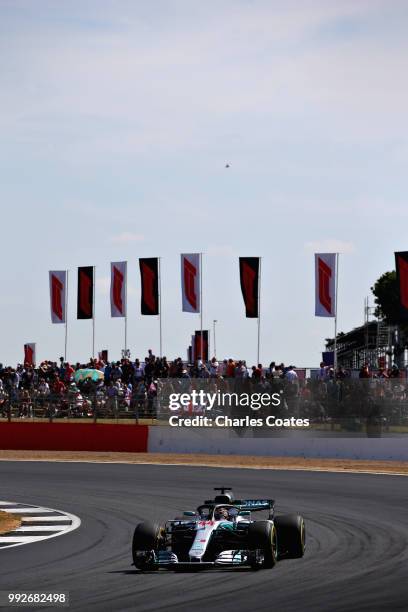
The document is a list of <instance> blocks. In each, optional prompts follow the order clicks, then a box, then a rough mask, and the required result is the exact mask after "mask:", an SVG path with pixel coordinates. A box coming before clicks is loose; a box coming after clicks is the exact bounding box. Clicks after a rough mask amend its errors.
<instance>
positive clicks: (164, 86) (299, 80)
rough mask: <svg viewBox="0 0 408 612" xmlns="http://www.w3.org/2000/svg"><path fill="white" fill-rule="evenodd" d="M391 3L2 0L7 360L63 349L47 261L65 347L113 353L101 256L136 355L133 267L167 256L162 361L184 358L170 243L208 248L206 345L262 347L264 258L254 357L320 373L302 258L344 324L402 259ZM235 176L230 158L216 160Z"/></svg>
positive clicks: (1, 341)
mask: <svg viewBox="0 0 408 612" xmlns="http://www.w3.org/2000/svg"><path fill="white" fill-rule="evenodd" d="M407 28H408V3H407V2H406V0H401V1H398V0H393V1H392V2H390V1H389V0H357V1H356V0H351V1H348V0H332V1H330V0H310V1H309V0H301V1H299V0H296V1H293V2H290V1H287V0H279V1H273V0H265V1H261V0H259V1H258V0H254V1H249V0H247V1H243V0H242V1H239V0H231V1H226V0H217V2H215V1H212V2H198V1H194V0H179V1H172V0H167V1H162V2H161V1H153V2H142V1H140V2H138V1H136V0H132V1H125V0H122V1H121V0H112V1H108V0H97V1H96V0H95V1H86V0H85V1H84V0H81V1H75V0H69V1H68V0H59V1H58V2H55V1H47V0H38V1H36V2H33V1H32V0H26V1H19V0H0V111H1V112H0V137H1V138H0V202H1V204H0V206H1V217H0V218H1V241H0V245H1V246H0V249H1V261H2V265H1V273H0V279H1V280H0V312H1V317H0V361H3V363H15V362H16V361H21V360H22V355H23V344H24V342H30V341H31V342H34V341H35V342H37V350H38V357H39V359H45V358H53V359H54V358H58V357H59V355H60V354H62V351H63V342H64V329H63V326H61V325H51V320H50V312H49V290H48V270H50V269H57V270H58V269H69V270H70V288H71V291H70V296H69V298H70V299H69V343H68V358H69V359H70V360H77V359H78V360H83V359H86V358H87V357H88V356H89V355H90V351H91V322H89V321H77V320H75V316H76V282H77V280H76V267H77V266H79V265H96V266H97V268H96V275H97V294H96V347H97V349H101V348H109V350H110V356H111V357H119V353H120V349H121V348H122V347H123V321H122V320H119V319H110V317H109V314H110V309H109V295H108V293H109V273H110V272H109V264H110V261H120V260H127V261H128V262H129V263H128V275H129V295H128V309H129V320H128V337H129V345H130V348H131V352H132V357H136V356H140V357H144V355H145V354H146V352H147V349H148V348H152V349H153V351H155V352H158V321H157V318H155V317H142V316H141V315H140V314H139V312H140V304H139V301H140V283H139V271H138V258H139V257H141V256H151V257H154V256H161V257H162V258H163V259H162V288H163V334H164V352H165V353H166V354H167V355H168V357H174V356H177V355H181V356H183V357H184V356H185V351H186V346H187V344H188V341H189V337H190V335H191V333H192V332H193V331H194V329H198V328H199V317H198V316H197V315H191V314H183V313H182V312H181V294H180V253H181V252H199V251H203V252H204V253H205V255H204V279H203V284H204V300H203V301H204V327H209V326H211V327H212V321H213V319H217V320H218V324H217V353H218V356H219V357H224V356H225V357H228V356H242V357H244V358H247V360H248V362H249V363H250V364H252V363H253V362H254V360H255V357H256V321H255V320H251V319H245V317H244V305H243V302H242V297H241V293H240V286H239V274H238V257H239V255H251V256H256V255H259V256H262V258H263V260H262V304H261V310H262V321H261V330H262V334H261V336H262V345H261V358H262V361H263V363H266V362H269V361H270V360H271V359H276V360H284V361H285V362H293V363H295V364H296V365H298V366H301V365H304V366H310V365H315V364H316V363H318V361H319V359H320V352H321V350H322V349H323V348H324V338H325V337H326V336H329V335H331V334H332V333H333V321H332V320H330V319H318V318H315V317H314V262H313V253H314V251H316V250H320V251H333V250H339V251H341V252H343V253H344V254H343V255H342V256H341V259H340V278H339V323H338V325H339V330H344V331H346V330H347V329H349V328H350V327H353V326H356V325H359V324H361V323H362V320H363V302H364V298H365V296H367V295H369V293H370V286H371V285H372V284H373V282H374V281H375V279H376V278H377V277H378V276H379V275H380V274H381V273H382V272H384V271H386V270H389V269H392V268H393V266H394V262H393V251H394V250H406V249H408V228H407V221H408V207H407V205H406V192H407V162H408V146H407V132H408V121H407V118H406V117H407V108H408V38H407V36H406V33H407ZM226 163H229V164H230V168H229V169H226V168H225V164H226Z"/></svg>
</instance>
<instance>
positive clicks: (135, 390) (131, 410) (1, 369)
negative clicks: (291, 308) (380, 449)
mask: <svg viewBox="0 0 408 612" xmlns="http://www.w3.org/2000/svg"><path fill="white" fill-rule="evenodd" d="M81 369H91V370H99V371H100V372H101V375H100V380H98V381H96V382H94V381H93V380H91V379H85V380H84V381H82V382H78V381H77V380H76V376H75V375H76V372H77V371H78V370H81ZM351 374H352V373H351V371H350V370H346V369H344V368H342V367H339V368H337V369H336V371H334V368H333V367H331V366H327V365H325V364H324V363H320V366H319V368H316V369H315V370H314V372H313V376H312V377H311V376H308V377H306V376H305V370H299V369H297V368H295V367H294V366H293V365H289V366H285V364H283V363H278V362H271V363H270V364H269V366H267V367H264V366H263V365H262V364H257V365H253V366H251V367H248V365H247V363H246V361H245V360H235V359H232V358H230V359H224V360H217V359H216V358H215V357H213V358H212V359H211V360H210V361H208V362H205V363H204V362H202V361H201V360H198V361H196V362H195V363H194V364H189V363H186V362H185V361H183V360H182V359H181V358H177V359H174V360H172V361H168V360H167V359H166V357H162V358H161V357H157V356H155V355H154V354H153V353H152V351H151V350H149V351H148V355H147V356H146V358H145V359H143V360H139V359H135V360H130V359H128V358H123V359H121V360H119V361H110V362H106V363H105V362H104V361H102V360H101V359H90V360H89V361H88V362H87V363H76V364H75V365H74V364H71V363H68V362H65V361H64V359H63V358H62V357H61V358H60V359H59V362H55V361H43V362H42V363H41V364H40V365H39V366H38V367H34V366H31V365H28V364H18V365H17V367H10V366H3V365H2V364H0V416H1V417H8V418H10V416H13V417H19V418H30V417H33V416H45V417H48V418H63V417H70V418H82V417H88V418H92V417H93V418H103V417H111V418H112V417H116V418H117V417H124V416H129V417H132V418H134V417H136V418H139V417H140V418H143V417H154V416H156V415H157V398H158V392H159V391H160V387H161V385H163V384H164V380H165V379H181V380H183V379H184V380H185V382H186V383H187V384H188V381H189V380H194V379H208V380H209V381H210V382H211V381H212V382H214V383H216V381H220V384H221V383H222V382H225V381H228V384H229V385H230V388H232V387H231V385H232V386H234V385H238V384H239V383H242V384H244V385H247V388H250V389H252V390H253V391H257V392H267V393H268V392H269V393H276V392H278V393H280V394H281V395H282V409H283V410H288V411H291V412H294V413H298V412H299V407H300V406H301V410H302V411H303V413H304V415H307V416H310V417H311V418H312V419H314V420H318V421H319V420H320V421H324V420H327V419H329V418H331V416H332V415H333V414H334V413H335V412H336V410H338V409H339V406H341V409H342V410H345V409H347V410H348V411H350V405H352V406H355V405H356V402H357V404H358V403H359V402H360V404H361V397H360V396H358V397H357V396H356V391H355V388H354V387H352V386H350V385H347V381H349V380H351V378H352V376H351ZM399 377H400V372H399V370H398V368H397V367H396V366H393V367H392V368H390V369H389V370H385V369H380V370H372V369H370V368H369V367H368V365H366V364H365V365H364V366H363V367H362V368H361V369H360V372H359V373H358V378H359V379H370V381H371V382H375V381H377V382H381V380H383V379H399ZM354 378H355V376H354ZM169 382H171V381H169ZM354 382H355V381H354ZM395 382H397V381H396V380H395ZM390 388H391V387H387V392H386V391H385V388H384V387H381V385H380V386H378V387H377V391H376V394H377V396H378V395H379V394H381V393H382V394H383V395H386V394H387V393H388V396H387V397H388V399H389V400H390V399H391V400H396V401H398V402H399V404H400V405H401V403H402V402H405V400H406V399H407V398H408V394H407V391H406V388H405V384H404V385H399V386H398V385H394V386H393V387H392V391H389V389H390ZM370 393H371V391H370ZM356 397H357V399H356ZM346 404H347V406H346ZM344 407H346V408H344ZM353 409H354V408H353Z"/></svg>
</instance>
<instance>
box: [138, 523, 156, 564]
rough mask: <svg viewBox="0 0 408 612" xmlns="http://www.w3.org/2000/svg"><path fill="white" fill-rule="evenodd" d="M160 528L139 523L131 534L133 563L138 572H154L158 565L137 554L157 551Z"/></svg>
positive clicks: (150, 524)
mask: <svg viewBox="0 0 408 612" xmlns="http://www.w3.org/2000/svg"><path fill="white" fill-rule="evenodd" d="M161 533H162V528H161V527H160V525H159V524H158V523H139V525H137V526H136V529H135V531H134V534H133V541H132V557H133V563H134V565H135V567H137V569H140V570H156V569H158V565H157V564H156V563H155V562H154V560H153V559H151V558H149V557H145V558H143V557H141V556H140V555H138V554H137V553H138V552H141V551H154V552H155V553H156V554H157V552H158V550H159V546H160V539H161Z"/></svg>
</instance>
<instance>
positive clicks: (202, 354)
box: [200, 253, 204, 362]
mask: <svg viewBox="0 0 408 612" xmlns="http://www.w3.org/2000/svg"><path fill="white" fill-rule="evenodd" d="M200 326H201V344H200V348H201V361H202V362H204V339H203V254H202V253H200Z"/></svg>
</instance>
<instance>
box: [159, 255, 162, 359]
mask: <svg viewBox="0 0 408 612" xmlns="http://www.w3.org/2000/svg"><path fill="white" fill-rule="evenodd" d="M161 294H162V291H161V257H159V333H160V359H161V358H162V357H163V338H162V304H161Z"/></svg>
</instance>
